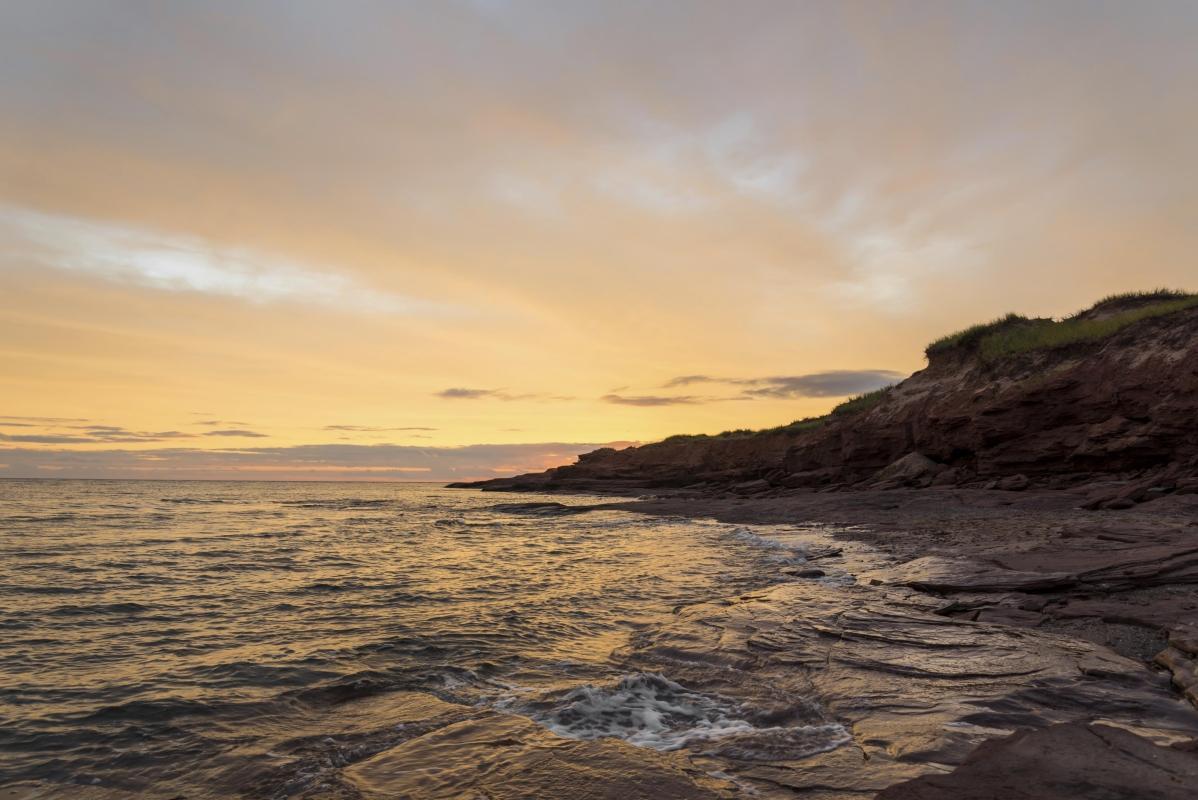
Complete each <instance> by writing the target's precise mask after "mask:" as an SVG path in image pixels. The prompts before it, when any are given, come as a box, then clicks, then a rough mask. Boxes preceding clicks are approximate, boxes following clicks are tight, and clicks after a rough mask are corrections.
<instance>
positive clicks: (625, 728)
mask: <svg viewBox="0 0 1198 800" xmlns="http://www.w3.org/2000/svg"><path fill="white" fill-rule="evenodd" d="M528 716H530V717H531V718H532V719H534V720H536V721H537V722H539V723H540V724H542V725H544V726H545V727H546V728H548V729H549V730H551V731H553V732H554V733H556V734H558V735H559V736H565V737H568V738H571V739H598V738H603V737H616V738H619V739H623V740H624V741H626V742H628V743H630V744H634V745H638V746H640V747H650V748H653V749H655V750H677V749H680V748H682V747H687V746H694V745H696V744H712V743H715V744H716V745H717V746H716V747H715V749H714V751H713V752H720V753H724V752H726V751H727V750H728V749H735V751H736V752H737V754H738V755H739V757H741V758H747V759H749V760H756V761H774V760H782V759H790V758H802V757H804V756H808V755H812V754H814V753H818V752H824V751H826V750H832V749H835V748H836V747H839V746H840V745H841V744H844V743H845V742H847V741H849V740H850V738H851V737H850V736H849V734H848V732H847V731H846V730H845V729H844V727H843V726H841V725H838V724H836V723H823V724H817V725H791V726H779V725H765V726H759V725H757V724H755V723H754V722H753V721H752V720H751V718H750V717H751V715H750V714H748V713H747V712H746V710H745V709H744V708H743V707H742V706H741V705H740V704H738V703H735V702H734V701H731V700H728V699H727V698H723V697H712V696H708V695H703V694H700V693H698V692H694V691H691V690H690V689H687V688H686V687H684V686H682V685H680V684H678V683H675V682H674V681H672V680H670V679H669V678H666V677H665V676H663V675H661V674H658V673H645V672H637V673H633V674H631V675H625V676H624V677H622V678H620V680H619V682H618V683H616V684H615V685H614V686H611V687H595V686H589V685H588V686H580V687H578V688H576V689H572V690H571V691H569V692H568V693H566V694H565V695H564V696H563V697H562V698H561V700H560V701H559V702H557V703H555V704H553V705H552V706H550V707H549V708H542V709H532V710H531V713H529V714H528ZM722 740H733V741H728V742H725V741H722Z"/></svg>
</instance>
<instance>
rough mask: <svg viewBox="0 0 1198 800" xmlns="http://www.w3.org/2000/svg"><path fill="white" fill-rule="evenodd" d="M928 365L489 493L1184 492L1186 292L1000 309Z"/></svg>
mask: <svg viewBox="0 0 1198 800" xmlns="http://www.w3.org/2000/svg"><path fill="white" fill-rule="evenodd" d="M926 355H927V358H928V366H927V367H926V368H925V369H923V370H920V371H919V372H916V373H915V374H914V375H912V376H911V377H909V378H907V379H906V380H904V381H902V382H901V383H899V384H898V385H896V386H893V387H890V388H889V389H884V390H881V391H879V392H875V393H873V394H871V395H866V396H863V397H860V398H854V399H853V400H851V401H849V402H847V403H845V404H843V405H842V406H841V407H839V408H838V409H836V410H835V411H833V412H832V413H831V414H829V415H827V416H825V417H821V418H818V419H809V420H801V421H799V422H796V423H792V424H791V425H788V426H783V427H781V428H776V429H772V430H767V431H759V432H755V433H746V432H735V433H728V434H721V435H719V436H703V435H700V436H675V437H671V438H669V439H666V440H665V441H662V442H657V443H654V444H649V445H642V446H639V447H629V448H626V449H623V450H614V449H610V448H605V449H601V450H596V451H594V452H591V453H587V454H584V455H582V456H580V457H579V459H578V462H577V463H575V464H572V465H569V466H564V467H558V468H555V469H551V470H548V471H546V472H543V473H535V474H528V475H520V476H517V477H514V478H501V479H496V480H490V481H482V482H478V483H467V484H454V485H455V486H461V487H473V488H482V489H489V490H529V491H577V492H602V493H617V494H621V493H622V494H627V493H639V492H643V491H645V490H662V489H669V490H679V491H688V492H697V493H703V494H713V493H714V494H719V493H733V494H740V495H746V496H750V495H751V496H760V495H763V496H777V495H782V494H787V493H791V492H796V491H803V490H811V489H823V490H841V489H854V488H867V487H868V488H892V487H926V486H963V487H977V488H997V489H1009V490H1019V489H1024V488H1029V487H1042V488H1065V487H1070V486H1077V485H1079V484H1085V483H1093V484H1094V485H1095V490H1094V493H1093V496H1092V497H1091V498H1089V501H1088V502H1089V503H1090V504H1091V505H1092V506H1093V507H1100V506H1101V507H1106V508H1119V507H1128V506H1130V505H1132V504H1134V503H1137V502H1143V501H1144V500H1148V499H1152V498H1153V497H1155V496H1161V495H1163V494H1168V493H1171V492H1198V295H1190V294H1184V293H1180V292H1170V291H1156V292H1148V293H1141V294H1132V295H1122V296H1117V297H1112V298H1107V299H1106V300H1103V301H1101V302H1099V303H1097V304H1096V305H1094V306H1092V307H1091V308H1088V309H1086V310H1085V311H1082V312H1079V313H1078V314H1074V315H1073V316H1070V317H1066V318H1064V319H1059V320H1054V319H1029V318H1026V317H1022V316H1018V315H1014V314H1011V315H1008V316H1006V317H1003V318H1001V319H999V320H995V321H994V322H991V323H987V324H984V325H978V326H974V327H973V328H970V329H968V330H965V331H961V332H960V333H957V334H953V335H952V336H947V337H945V338H943V339H941V340H939V341H937V342H934V343H933V344H932V345H930V346H929V347H928V349H927V352H926Z"/></svg>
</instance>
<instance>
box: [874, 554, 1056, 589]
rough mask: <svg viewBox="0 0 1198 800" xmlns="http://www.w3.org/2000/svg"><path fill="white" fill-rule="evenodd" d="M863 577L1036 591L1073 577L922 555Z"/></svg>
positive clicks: (933, 586) (927, 585)
mask: <svg viewBox="0 0 1198 800" xmlns="http://www.w3.org/2000/svg"><path fill="white" fill-rule="evenodd" d="M864 576H865V577H866V578H867V579H870V578H876V579H878V580H879V581H880V582H882V583H893V584H902V585H905V586H911V587H914V588H917V589H926V590H929V591H934V592H978V591H989V592H1007V591H1024V592H1037V591H1044V590H1047V589H1056V588H1062V587H1066V586H1070V585H1072V584H1073V583H1074V582H1075V580H1076V579H1075V577H1074V576H1073V574H1072V573H1068V572H1038V571H1030V570H1017V569H1006V568H1004V567H1002V566H998V565H996V564H994V563H986V562H982V561H975V560H972V559H967V558H950V557H946V556H925V557H923V558H917V559H914V560H913V561H908V562H906V563H905V564H900V565H898V566H896V567H893V568H887V569H886V570H883V571H880V572H867V573H865V574H864Z"/></svg>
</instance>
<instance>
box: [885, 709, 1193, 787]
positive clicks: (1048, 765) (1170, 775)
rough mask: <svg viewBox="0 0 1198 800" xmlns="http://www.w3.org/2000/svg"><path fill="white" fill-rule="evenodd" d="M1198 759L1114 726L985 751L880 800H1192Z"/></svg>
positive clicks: (1043, 734) (1033, 737) (1031, 734)
mask: <svg viewBox="0 0 1198 800" xmlns="http://www.w3.org/2000/svg"><path fill="white" fill-rule="evenodd" d="M1195 787H1198V756H1196V755H1195V754H1193V753H1190V752H1185V751H1184V750H1182V749H1180V748H1171V747H1162V746H1160V745H1156V744H1153V743H1152V742H1150V741H1149V740H1147V739H1145V738H1143V737H1141V736H1137V735H1135V734H1134V733H1130V732H1128V731H1125V730H1122V729H1120V728H1113V727H1110V726H1108V725H1082V724H1078V723H1073V724H1067V725H1054V726H1052V727H1049V728H1045V729H1043V730H1038V731H1021V732H1019V733H1016V734H1014V735H1012V736H1009V737H1007V738H1004V739H995V740H991V741H988V742H985V743H983V744H982V745H980V746H979V747H978V748H977V749H976V750H974V751H973V752H972V753H971V754H970V755H969V757H968V758H967V759H966V760H965V763H964V764H962V765H961V766H960V767H958V768H957V769H956V770H954V771H953V772H950V773H948V774H947V775H925V776H923V777H919V778H916V779H914V780H912V781H908V782H906V783H901V784H898V785H896V786H891V787H889V788H888V789H885V790H883V791H882V792H881V793H879V794H878V795H877V797H878V800H1012V798H1019V800H1070V798H1076V799H1077V800H1090V799H1091V798H1099V797H1101V798H1103V800H1190V798H1193V797H1194V790H1195Z"/></svg>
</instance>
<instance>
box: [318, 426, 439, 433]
mask: <svg viewBox="0 0 1198 800" xmlns="http://www.w3.org/2000/svg"><path fill="white" fill-rule="evenodd" d="M321 430H326V431H343V432H348V433H389V432H391V431H435V430H437V428H427V427H424V426H421V425H410V426H406V427H399V428H388V427H380V426H377V425H325V426H324V428H322V429H321Z"/></svg>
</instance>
